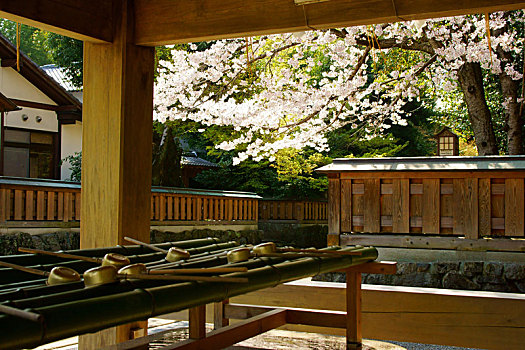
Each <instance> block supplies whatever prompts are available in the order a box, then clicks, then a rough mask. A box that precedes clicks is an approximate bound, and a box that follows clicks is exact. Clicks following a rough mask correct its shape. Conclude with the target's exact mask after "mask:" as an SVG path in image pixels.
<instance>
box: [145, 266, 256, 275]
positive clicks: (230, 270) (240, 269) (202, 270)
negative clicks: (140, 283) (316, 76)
mask: <svg viewBox="0 0 525 350" xmlns="http://www.w3.org/2000/svg"><path fill="white" fill-rule="evenodd" d="M233 272H248V268H247V267H209V268H205V267H203V268H193V269H192V268H187V269H184V268H183V269H164V270H149V271H148V274H149V275H164V274H175V275H179V274H180V275H183V274H192V273H195V274H201V273H215V274H220V273H233Z"/></svg>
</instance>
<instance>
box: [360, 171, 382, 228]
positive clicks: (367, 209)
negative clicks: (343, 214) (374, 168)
mask: <svg viewBox="0 0 525 350" xmlns="http://www.w3.org/2000/svg"><path fill="white" fill-rule="evenodd" d="M364 184H365V194H364V195H363V204H364V208H363V210H364V213H363V218H364V224H363V226H364V228H363V229H364V232H379V231H380V229H381V217H380V215H381V194H380V183H379V179H365V180H364Z"/></svg>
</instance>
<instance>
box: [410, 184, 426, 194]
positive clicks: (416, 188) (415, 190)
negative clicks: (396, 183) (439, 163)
mask: <svg viewBox="0 0 525 350" xmlns="http://www.w3.org/2000/svg"><path fill="white" fill-rule="evenodd" d="M423 192H424V190H423V184H410V194H423Z"/></svg>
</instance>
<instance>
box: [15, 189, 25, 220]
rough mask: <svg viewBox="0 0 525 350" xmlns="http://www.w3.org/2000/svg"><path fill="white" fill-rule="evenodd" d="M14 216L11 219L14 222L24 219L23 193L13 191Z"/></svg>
mask: <svg viewBox="0 0 525 350" xmlns="http://www.w3.org/2000/svg"><path fill="white" fill-rule="evenodd" d="M14 192H15V194H14V202H15V206H14V214H13V219H14V220H22V219H23V218H24V216H23V215H24V191H21V190H15V191H14Z"/></svg>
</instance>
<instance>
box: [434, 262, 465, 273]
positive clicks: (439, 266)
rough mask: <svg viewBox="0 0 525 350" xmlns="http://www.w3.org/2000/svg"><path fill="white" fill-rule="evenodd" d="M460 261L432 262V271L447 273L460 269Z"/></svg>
mask: <svg viewBox="0 0 525 350" xmlns="http://www.w3.org/2000/svg"><path fill="white" fill-rule="evenodd" d="M458 270H459V262H435V263H433V264H432V268H431V272H432V273H439V274H446V273H447V272H450V271H458Z"/></svg>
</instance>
